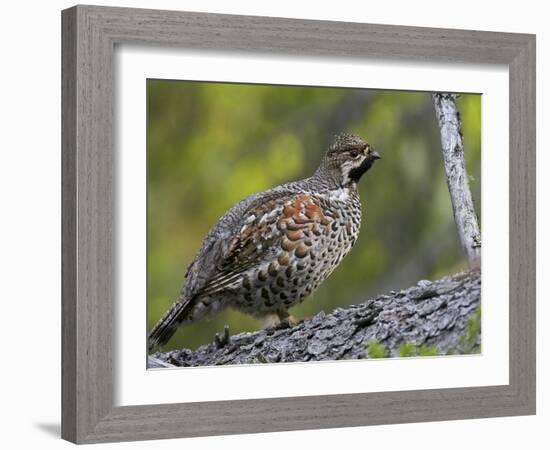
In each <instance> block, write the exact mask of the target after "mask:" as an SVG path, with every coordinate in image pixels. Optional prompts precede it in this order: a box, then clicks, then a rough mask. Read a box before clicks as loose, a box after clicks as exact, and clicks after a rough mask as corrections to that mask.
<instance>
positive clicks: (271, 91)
mask: <svg viewBox="0 0 550 450" xmlns="http://www.w3.org/2000/svg"><path fill="white" fill-rule="evenodd" d="M147 100H148V112H147V113H148V117H147V207H148V212H147V252H148V259H147V299H148V301H147V330H148V331H149V330H150V329H151V328H152V327H153V325H154V324H155V323H156V322H157V320H158V319H159V318H160V317H161V316H162V315H163V314H164V313H165V311H166V310H167V309H168V308H169V307H170V305H171V304H172V303H173V301H174V300H175V298H176V297H177V295H178V293H179V291H180V289H181V288H182V286H183V282H184V273H185V270H186V268H187V266H188V264H190V263H191V261H192V260H193V258H194V256H195V253H196V252H197V251H198V249H199V248H200V245H201V242H202V240H203V238H204V237H205V236H206V234H207V232H208V230H209V229H210V227H211V226H213V225H214V224H215V223H216V222H217V220H218V219H219V218H220V217H221V216H222V215H223V214H224V213H225V212H226V211H227V210H228V209H229V208H230V207H232V206H233V205H234V204H235V203H237V202H238V201H239V200H241V199H242V198H244V197H246V196H248V195H249V194H252V193H254V192H259V191H263V190H266V189H269V188H271V187H274V186H276V185H278V184H280V183H284V182H287V181H291V180H296V179H300V178H304V177H307V176H310V175H311V174H312V173H313V172H314V171H315V169H316V168H317V165H318V163H319V160H320V158H321V156H322V154H323V153H324V151H325V150H326V148H327V146H328V145H329V143H330V142H331V140H332V138H333V136H334V135H335V134H337V133H339V132H341V131H348V132H353V133H356V134H358V135H360V136H361V137H363V138H364V139H366V140H367V141H368V142H369V143H370V144H371V145H373V146H374V147H375V148H376V149H377V150H378V151H379V152H380V153H381V154H382V157H383V159H382V160H381V161H380V162H378V164H376V165H375V166H374V168H373V170H371V171H369V173H368V174H367V175H366V176H365V177H364V178H363V179H362V180H361V182H360V183H359V190H360V194H361V199H362V203H363V223H362V226H361V234H360V236H359V239H358V241H357V243H356V244H355V246H354V248H353V250H352V252H351V253H350V254H349V255H348V256H347V257H346V258H345V259H344V260H343V262H342V263H341V264H340V266H339V267H338V268H337V269H336V270H335V272H334V273H333V274H332V275H331V276H330V277H329V279H328V280H327V281H325V282H324V283H323V284H322V285H321V287H320V288H319V289H318V290H317V291H316V292H315V293H314V294H313V296H312V297H310V298H309V299H306V300H305V302H304V303H302V304H301V305H299V306H296V307H294V308H293V309H291V313H292V314H293V315H294V316H295V317H297V318H298V319H302V318H304V317H309V316H312V315H314V314H316V313H317V312H319V311H321V310H324V311H325V312H330V311H332V310H333V309H334V308H336V307H343V306H346V305H350V304H353V303H358V302H361V301H364V300H366V299H367V298H368V297H369V296H372V295H375V294H377V293H382V292H384V291H387V290H391V289H395V290H397V289H400V288H404V287H408V286H410V285H413V284H415V283H416V282H417V281H418V280H421V279H436V278H438V277H441V276H443V275H447V274H452V273H456V272H459V271H462V270H466V269H467V263H466V260H465V258H464V255H463V254H462V251H461V249H460V244H459V241H458V236H457V232H456V228H455V224H454V220H453V214H452V208H451V202H450V198H449V193H448V190H447V184H446V178H445V170H444V167H443V161H442V156H441V148H440V137H439V129H438V126H437V122H436V118H435V113H434V109H433V106H432V100H431V94H430V93H425V92H401V91H382V90H368V89H348V88H322V87H301V86H299V87H295V86H266V85H250V84H225V83H204V82H187V81H170V80H148V81H147ZM457 104H458V109H459V112H460V114H461V119H462V127H463V128H462V131H463V134H464V145H465V152H466V162H467V170H468V174H469V176H470V188H471V190H472V194H473V197H474V202H475V206H476V210H477V213H478V216H479V218H480V220H481V217H480V205H481V203H480V200H481V198H480V197H481V96H480V95H461V96H460V97H459V98H458V100H457ZM225 324H227V325H229V327H230V333H231V334H236V333H238V332H241V331H253V330H257V329H259V324H258V323H257V322H256V321H255V320H254V319H253V318H251V317H249V316H246V315H243V314H241V313H239V312H236V311H232V310H227V311H225V312H223V313H222V314H220V315H219V316H216V317H214V318H212V319H210V320H203V321H201V322H200V323H197V324H193V325H192V326H189V327H186V328H183V329H180V330H179V331H178V332H177V334H176V335H175V336H174V338H173V339H172V340H171V341H170V343H169V344H168V345H167V346H166V347H165V348H164V349H163V350H171V349H174V348H182V347H186V348H190V349H196V348H197V347H198V346H200V345H202V344H206V343H208V342H211V341H212V340H213V338H214V335H215V333H216V332H220V331H222V330H223V326H224V325H225Z"/></svg>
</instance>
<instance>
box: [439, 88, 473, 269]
mask: <svg viewBox="0 0 550 450" xmlns="http://www.w3.org/2000/svg"><path fill="white" fill-rule="evenodd" d="M432 98H433V103H434V108H435V113H436V116H437V121H438V123H439V130H440V133H441V149H442V151H443V161H444V163H445V172H446V174H447V185H448V187H449V193H450V195H451V202H452V205H453V213H454V219H455V223H456V227H457V230H458V235H459V238H460V243H461V245H462V248H463V250H464V252H465V253H466V257H467V258H468V264H469V266H470V269H479V268H480V267H481V233H480V231H479V225H478V222H477V215H476V212H475V209H474V203H473V200H472V194H471V192H470V185H469V183H468V174H467V172H466V164H465V162H464V143H463V142H462V131H461V128H460V118H459V115H458V112H457V109H456V94H444V93H434V94H433V95H432Z"/></svg>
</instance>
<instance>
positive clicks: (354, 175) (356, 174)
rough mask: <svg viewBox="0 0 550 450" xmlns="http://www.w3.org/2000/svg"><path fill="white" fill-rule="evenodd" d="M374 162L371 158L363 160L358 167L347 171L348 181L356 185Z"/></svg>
mask: <svg viewBox="0 0 550 450" xmlns="http://www.w3.org/2000/svg"><path fill="white" fill-rule="evenodd" d="M374 161H376V160H375V159H373V158H368V157H367V158H365V159H364V160H363V162H362V163H361V165H360V166H359V167H354V168H353V169H351V170H350V171H349V175H348V176H349V179H350V180H351V181H354V182H355V183H357V182H358V181H359V180H360V179H361V177H362V176H363V175H364V174H365V172H366V171H367V170H369V169H370V168H371V167H372V165H373V164H374Z"/></svg>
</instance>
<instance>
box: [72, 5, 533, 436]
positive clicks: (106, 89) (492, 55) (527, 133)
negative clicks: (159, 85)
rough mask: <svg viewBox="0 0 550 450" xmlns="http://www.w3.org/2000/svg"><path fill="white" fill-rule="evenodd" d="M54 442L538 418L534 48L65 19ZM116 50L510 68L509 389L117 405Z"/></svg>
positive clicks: (132, 19)
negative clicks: (58, 423)
mask: <svg viewBox="0 0 550 450" xmlns="http://www.w3.org/2000/svg"><path fill="white" fill-rule="evenodd" d="M62 32H63V41H62V106H63V111H62V178H63V180H62V206H63V217H62V234H63V245H62V277H63V279H62V327H63V330H62V437H63V438H64V439H67V440H70V441H73V442H76V443H93V442H106V441H127V440H139V439H159V438H176V437H190V436H208V435H221V434H234V433H259V432H272V431H284V430H303V429H314V428H328V427H331V428H332V427H348V426H360V425H372V424H388V423H402V422H413V421H414V422H418V421H431V420H450V419H466V418H480V417H494V416H511V415H525V414H534V413H535V36H534V35H528V34H510V33H494V32H483V31H465V30H450V29H436V28H417V27H407V26H390V25H371V24H360V23H343V22H329V21H309V20H296V19H280V18H270V17H248V16H232V15H220V14H203V13H189V12H176V11H156V10H143V9H126V8H110V7H97V6H75V7H73V8H70V9H67V10H65V11H63V13H62ZM117 44H146V45H154V46H160V47H181V48H187V49H196V50H218V51H219V50H223V51H238V52H251V51H253V52H262V53H265V54H279V55H290V54H292V55H304V56H311V55H315V56H323V57H330V58H342V57H348V58H349V57H352V58H386V59H396V60H403V59H405V60H410V61H433V62H460V63H474V64H475V63H481V64H505V65H507V66H508V68H509V77H510V78H509V81H510V122H509V124H510V130H509V133H510V225H509V226H510V280H509V283H510V285H509V292H510V298H509V305H510V323H509V325H510V341H509V351H510V380H509V384H508V385H502V386H488V387H472V388H452V389H430V390H414V391H403V392H381V393H364V394H345V395H322V396H307V397H285V398H276V399H259V400H236V401H215V402H196V403H174V404H162V405H138V406H118V407H115V406H114V403H113V376H114V374H113V361H112V358H113V345H112V344H113V335H114V332H113V331H114V330H113V327H114V317H113V315H114V311H115V310H114V300H115V289H114V287H115V276H116V271H115V256H116V255H115V253H114V247H115V245H114V244H115V236H114V229H115V226H114V225H115V223H114V221H115V207H116V196H115V192H114V186H115V180H114V177H115V171H114V163H115V160H116V148H115V146H114V137H113V128H114V125H113V124H114V113H113V102H114V87H113V86H114V77H113V74H114V69H113V54H114V51H115V46H116V45H117Z"/></svg>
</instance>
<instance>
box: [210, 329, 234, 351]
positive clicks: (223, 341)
mask: <svg viewBox="0 0 550 450" xmlns="http://www.w3.org/2000/svg"><path fill="white" fill-rule="evenodd" d="M230 341H231V337H230V336H229V325H225V326H224V327H223V334H220V333H216V336H214V342H215V343H216V347H218V348H222V347H225V346H226V345H227V344H229V342H230Z"/></svg>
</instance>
